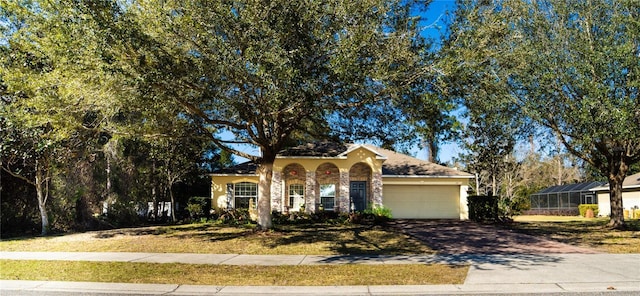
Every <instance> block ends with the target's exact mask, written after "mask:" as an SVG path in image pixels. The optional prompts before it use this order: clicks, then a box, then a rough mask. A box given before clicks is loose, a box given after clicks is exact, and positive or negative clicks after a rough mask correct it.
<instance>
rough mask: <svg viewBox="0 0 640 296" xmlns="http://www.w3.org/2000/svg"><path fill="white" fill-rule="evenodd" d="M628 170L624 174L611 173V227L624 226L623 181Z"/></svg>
mask: <svg viewBox="0 0 640 296" xmlns="http://www.w3.org/2000/svg"><path fill="white" fill-rule="evenodd" d="M625 175H626V172H625V173H624V174H622V175H621V174H620V172H619V173H618V174H610V175H609V201H610V204H611V216H610V217H611V220H610V221H609V227H612V228H624V207H623V205H622V182H624V178H625Z"/></svg>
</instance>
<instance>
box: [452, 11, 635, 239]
mask: <svg viewBox="0 0 640 296" xmlns="http://www.w3.org/2000/svg"><path fill="white" fill-rule="evenodd" d="M458 6H459V10H458V11H457V19H456V21H455V23H454V26H453V27H452V32H451V38H450V40H451V41H450V44H448V48H449V49H450V50H451V51H450V52H449V61H448V62H447V63H444V64H445V65H446V66H445V67H447V68H446V69H447V71H448V72H449V73H450V74H451V75H452V76H453V77H456V78H457V79H458V80H457V81H458V82H457V83H458V84H457V85H462V86H465V87H467V88H469V87H480V88H482V89H484V90H486V91H487V92H489V93H490V94H492V96H488V97H486V98H480V99H481V100H486V101H487V102H489V103H490V104H493V105H498V106H499V105H504V106H513V108H511V109H512V110H516V111H517V112H514V113H511V114H508V113H503V114H502V115H503V116H509V117H510V118H513V116H510V115H514V114H515V115H516V116H521V117H522V118H524V119H526V120H529V122H530V123H531V124H530V125H529V127H530V126H532V125H534V124H535V125H537V126H539V127H541V128H544V129H547V130H549V131H552V132H553V133H555V134H556V135H557V136H558V137H559V139H560V140H561V142H562V143H563V144H564V146H565V147H566V149H567V150H568V151H570V152H571V153H572V154H574V155H576V156H578V157H580V158H581V159H583V160H584V161H585V162H587V163H589V164H590V165H591V166H593V167H594V168H596V169H597V170H599V171H600V173H601V174H602V175H603V176H606V177H607V178H608V180H609V183H610V186H611V206H612V211H611V225H612V226H614V227H621V226H622V225H623V223H624V221H623V219H622V215H623V213H622V198H621V186H622V181H623V180H624V178H625V176H626V174H627V172H628V170H629V166H630V165H631V164H634V163H637V162H638V161H640V103H639V95H640V90H639V86H640V79H639V77H640V75H639V74H640V46H638V44H640V23H639V22H638V19H639V17H640V16H639V14H640V4H639V3H638V2H637V1H556V0H545V1H519V0H504V1H491V2H487V1H459V2H458ZM472 95H473V94H472V93H469V92H466V93H464V94H463V96H464V97H469V96H472ZM514 108H515V109H514Z"/></svg>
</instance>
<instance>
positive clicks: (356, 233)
mask: <svg viewBox="0 0 640 296" xmlns="http://www.w3.org/2000/svg"><path fill="white" fill-rule="evenodd" d="M302 227H304V226H300V225H298V226H295V227H291V226H283V227H279V228H278V229H277V230H276V231H277V232H278V233H279V234H280V235H278V236H277V237H274V239H273V240H272V241H271V242H270V244H269V246H270V247H273V248H275V247H277V246H282V245H297V244H300V245H303V244H307V243H327V244H328V250H329V251H332V252H334V253H338V254H345V255H347V254H358V255H360V254H364V255H375V254H414V253H416V252H425V251H429V250H428V249H427V248H426V247H424V246H422V245H420V244H419V243H418V242H416V241H414V240H411V239H409V240H406V239H404V240H400V241H398V234H396V233H393V232H392V231H393V230H390V229H388V228H385V227H381V226H373V225H349V226H345V225H340V226H334V225H321V224H310V225H309V226H308V228H302Z"/></svg>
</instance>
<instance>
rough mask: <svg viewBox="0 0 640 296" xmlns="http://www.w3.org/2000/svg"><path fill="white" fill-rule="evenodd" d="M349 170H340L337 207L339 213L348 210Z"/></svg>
mask: <svg viewBox="0 0 640 296" xmlns="http://www.w3.org/2000/svg"><path fill="white" fill-rule="evenodd" d="M349 182H350V180H349V172H340V196H339V197H338V207H339V209H338V210H339V211H340V212H341V213H348V212H349Z"/></svg>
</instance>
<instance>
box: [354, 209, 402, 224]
mask: <svg viewBox="0 0 640 296" xmlns="http://www.w3.org/2000/svg"><path fill="white" fill-rule="evenodd" d="M391 218H393V216H392V215H391V209H389V208H387V207H385V206H369V207H368V208H367V209H366V210H364V211H362V212H354V213H351V214H349V222H351V223H355V224H384V223H387V222H388V221H390V220H391Z"/></svg>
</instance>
